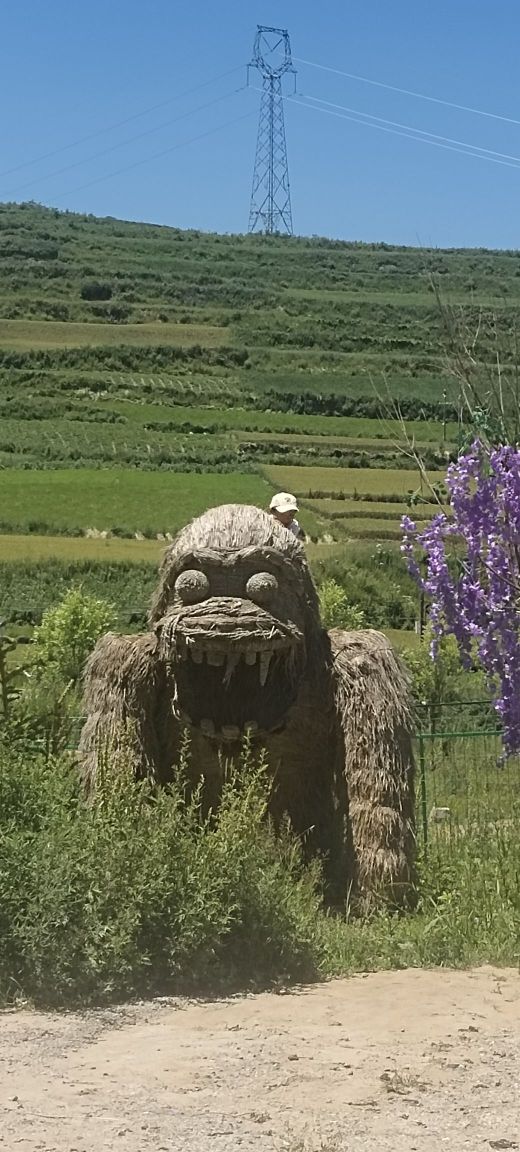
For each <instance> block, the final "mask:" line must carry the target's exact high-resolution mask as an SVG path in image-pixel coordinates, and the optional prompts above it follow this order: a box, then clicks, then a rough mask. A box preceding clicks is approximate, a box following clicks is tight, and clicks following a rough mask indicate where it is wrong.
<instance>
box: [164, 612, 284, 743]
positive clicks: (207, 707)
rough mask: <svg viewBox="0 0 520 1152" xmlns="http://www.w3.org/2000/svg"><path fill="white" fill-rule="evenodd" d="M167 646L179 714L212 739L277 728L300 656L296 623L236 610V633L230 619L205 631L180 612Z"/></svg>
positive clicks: (230, 738)
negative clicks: (238, 615) (247, 616)
mask: <svg viewBox="0 0 520 1152" xmlns="http://www.w3.org/2000/svg"><path fill="white" fill-rule="evenodd" d="M190 625H191V626H190ZM226 625H227V626H226ZM169 649H170V653H169V656H170V660H173V662H174V664H175V680H176V685H177V702H176V703H177V711H178V714H179V716H180V718H181V720H184V721H185V722H186V723H188V724H191V725H195V726H196V727H198V728H200V730H201V731H202V732H203V734H204V735H205V736H207V737H208V738H210V739H211V738H213V739H216V740H231V741H232V740H239V739H240V738H241V737H242V736H243V735H244V734H245V733H246V732H249V734H250V735H251V736H253V737H254V736H255V735H256V734H258V735H260V734H262V733H266V732H272V731H274V730H276V729H278V728H283V726H284V723H285V721H286V718H287V713H288V711H289V709H290V708H291V706H292V705H293V704H294V701H295V699H296V696H297V692H298V680H299V676H300V674H301V671H302V664H303V658H304V650H303V637H302V635H301V633H300V632H299V630H298V629H296V628H294V627H290V626H289V627H287V626H285V625H280V624H279V623H278V621H276V622H275V621H274V620H273V618H272V617H267V619H265V620H264V619H262V620H261V621H259V620H258V617H256V616H252V617H251V619H250V620H247V621H246V620H245V619H244V617H243V616H242V618H241V621H240V631H239V634H237V631H236V621H235V620H233V619H230V620H229V621H226V620H224V621H223V620H222V619H220V620H219V627H218V629H216V628H215V629H212V630H211V631H206V630H203V629H201V628H200V626H197V621H193V622H190V619H189V618H185V619H184V620H183V621H182V622H179V625H178V626H177V627H175V628H172V629H171V630H170V638H169Z"/></svg>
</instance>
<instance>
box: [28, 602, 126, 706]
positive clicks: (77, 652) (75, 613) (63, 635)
mask: <svg viewBox="0 0 520 1152" xmlns="http://www.w3.org/2000/svg"><path fill="white" fill-rule="evenodd" d="M116 619H117V617H116V611H115V607H114V605H113V604H109V603H108V602H107V601H106V600H100V599H98V597H96V596H91V595H89V594H88V593H87V592H84V591H83V590H82V589H81V588H71V589H70V591H69V592H67V594H66V596H64V598H63V600H62V602H61V604H58V605H57V607H55V608H48V609H47V611H46V612H45V613H44V615H43V619H42V622H41V624H40V625H39V627H38V628H35V630H34V637H33V640H34V646H33V658H34V663H35V664H36V665H37V666H38V667H40V668H48V667H49V665H51V666H52V667H53V669H54V670H55V671H56V674H57V675H58V676H59V678H60V679H62V680H64V681H69V680H72V681H73V683H74V684H77V683H78V681H79V680H80V678H81V675H82V672H83V667H84V664H85V661H86V659H87V656H88V655H89V654H90V652H91V651H92V649H93V648H94V645H95V643H96V641H97V640H98V639H99V637H100V636H102V635H103V633H104V632H108V631H110V629H111V628H113V627H114V626H115V623H116Z"/></svg>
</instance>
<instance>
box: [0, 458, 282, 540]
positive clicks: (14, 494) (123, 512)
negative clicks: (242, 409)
mask: <svg viewBox="0 0 520 1152" xmlns="http://www.w3.org/2000/svg"><path fill="white" fill-rule="evenodd" d="M1 475H2V480H1V483H0V522H1V523H2V524H4V525H7V524H9V523H13V524H14V525H16V526H18V525H20V526H23V528H24V529H25V530H28V529H29V528H30V526H31V524H32V525H34V526H35V531H38V528H37V525H38V524H44V525H46V526H48V527H50V528H55V529H57V530H59V531H66V530H74V529H81V530H85V529H87V528H96V529H97V530H99V531H104V530H107V529H111V528H114V527H118V528H122V529H127V530H129V531H132V532H135V531H141V532H163V533H164V532H175V531H177V530H178V529H179V528H180V527H182V525H184V524H186V523H187V521H188V520H190V519H192V517H194V516H198V515H199V514H200V513H201V512H204V511H205V510H206V508H210V507H213V506H215V505H217V504H226V503H245V504H258V505H260V506H261V507H265V506H266V505H267V504H268V502H269V498H270V495H271V490H270V488H269V486H268V485H267V483H266V482H265V481H263V480H262V479H261V478H260V477H259V476H254V475H247V474H241V473H228V474H225V475H214V476H204V475H198V474H192V473H186V474H184V473H171V472H170V473H168V472H162V473H155V472H134V471H130V470H128V471H125V470H119V469H112V470H109V471H103V470H89V469H82V470H80V471H47V472H42V473H38V472H30V471H27V472H25V471H16V470H11V471H6V472H3V473H2V474H1Z"/></svg>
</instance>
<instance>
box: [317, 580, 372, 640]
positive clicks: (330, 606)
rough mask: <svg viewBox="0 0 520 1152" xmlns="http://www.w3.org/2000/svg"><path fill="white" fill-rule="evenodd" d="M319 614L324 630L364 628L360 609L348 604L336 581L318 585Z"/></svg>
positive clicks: (344, 593) (345, 595)
mask: <svg viewBox="0 0 520 1152" xmlns="http://www.w3.org/2000/svg"><path fill="white" fill-rule="evenodd" d="M319 597H320V613H321V619H322V621H323V624H324V626H325V628H346V629H347V630H352V631H353V630H355V629H356V628H364V626H365V616H364V613H363V612H362V610H361V608H359V607H357V605H355V604H350V603H349V599H348V595H347V593H346V591H345V589H344V588H342V587H341V584H338V583H337V581H336V580H324V581H323V583H322V584H320V589H319Z"/></svg>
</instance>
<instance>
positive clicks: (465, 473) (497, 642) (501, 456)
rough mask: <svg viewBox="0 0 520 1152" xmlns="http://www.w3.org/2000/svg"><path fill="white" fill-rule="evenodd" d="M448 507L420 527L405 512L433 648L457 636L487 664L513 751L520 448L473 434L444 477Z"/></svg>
mask: <svg viewBox="0 0 520 1152" xmlns="http://www.w3.org/2000/svg"><path fill="white" fill-rule="evenodd" d="M446 484H447V487H448V490H449V493H450V504H451V514H450V515H449V516H448V515H445V514H444V513H440V514H439V515H437V516H435V517H434V519H433V520H432V521H431V523H430V524H429V525H428V527H427V528H425V529H423V530H422V531H420V532H419V531H417V528H416V525H415V524H414V522H413V520H411V519H410V517H408V516H405V517H404V518H403V520H402V529H403V543H402V551H403V553H404V555H405V556H406V558H407V561H408V567H409V570H410V572H411V573H412V575H413V576H414V577H415V579H416V580H417V583H418V584H419V586H420V587H421V588H422V589H423V590H424V592H425V593H426V595H427V596H428V598H429V600H430V604H431V608H430V621H431V624H432V630H433V636H434V641H433V646H432V656H433V658H435V654H436V644H437V643H438V640H439V638H440V637H441V636H443V635H446V634H448V633H451V634H452V635H453V636H455V638H456V640H457V642H458V645H459V649H460V652H461V655H462V658H463V660H464V662H465V663H466V664H469V663H470V662H471V660H472V659H474V658H475V657H476V658H478V660H479V661H480V663H481V665H482V668H483V669H484V671H485V673H486V675H487V678H488V682H489V686H490V689H491V692H492V694H493V699H494V702H495V708H496V711H497V713H498V715H499V716H500V719H501V722H502V726H503V733H504V743H505V747H506V750H507V751H508V752H518V751H520V450H517V449H516V448H513V447H511V446H510V445H506V446H503V447H499V448H488V447H486V446H485V445H484V444H483V443H482V442H481V441H479V440H476V441H475V442H474V443H473V444H472V446H471V448H470V449H469V450H468V451H467V452H466V453H465V454H464V455H463V456H461V457H459V459H458V460H457V462H456V463H455V464H452V465H450V467H449V469H448V473H447V477H446Z"/></svg>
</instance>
